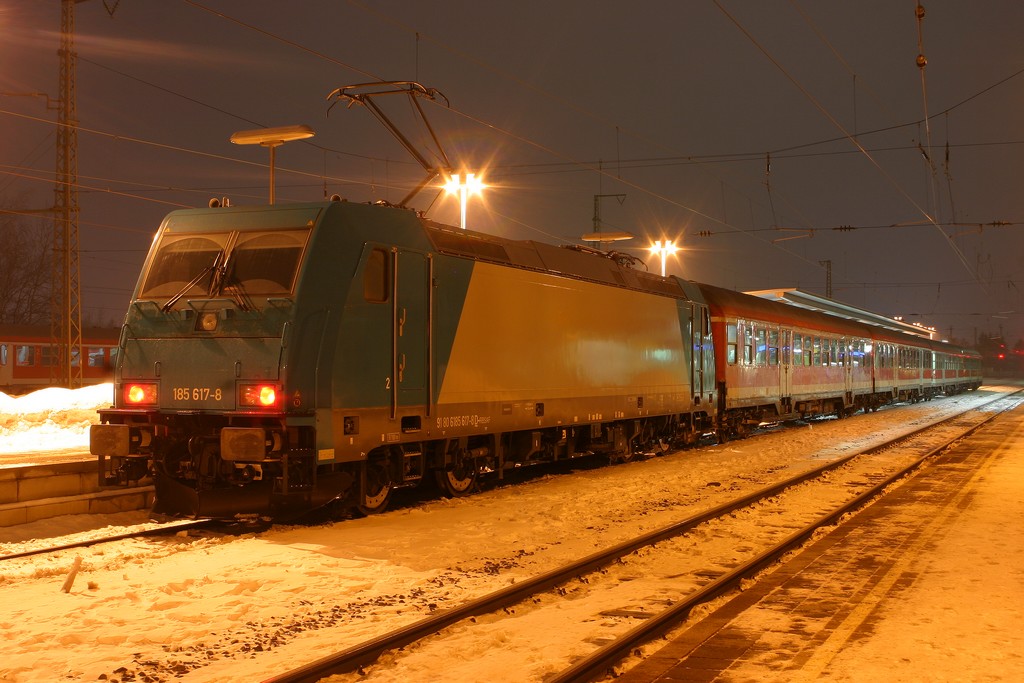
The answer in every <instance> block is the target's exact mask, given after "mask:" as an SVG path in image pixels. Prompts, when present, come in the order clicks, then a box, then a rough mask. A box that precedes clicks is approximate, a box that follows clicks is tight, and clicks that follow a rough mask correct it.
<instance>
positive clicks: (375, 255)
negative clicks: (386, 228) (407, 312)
mask: <svg viewBox="0 0 1024 683" xmlns="http://www.w3.org/2000/svg"><path fill="white" fill-rule="evenodd" d="M388 282H389V278H388V253H387V252H386V251H384V250H383V249H374V250H373V251H371V252H370V255H369V257H367V259H366V268H365V269H364V270H363V298H364V299H366V300H367V301H369V302H370V303H377V304H380V303H384V302H385V301H387V300H388V289H389V287H388Z"/></svg>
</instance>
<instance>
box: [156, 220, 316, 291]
mask: <svg viewBox="0 0 1024 683" xmlns="http://www.w3.org/2000/svg"><path fill="white" fill-rule="evenodd" d="M308 238H309V229H301V230H274V231H258V232H224V233H202V234H180V233H165V234H164V235H163V237H162V238H161V240H160V243H159V244H158V245H157V248H156V254H155V255H154V257H153V260H152V265H151V266H150V268H149V271H148V272H147V273H146V275H145V277H144V280H143V282H144V283H145V284H144V285H143V287H142V292H141V294H140V295H139V296H140V298H142V299H169V301H168V304H172V303H173V301H176V300H177V299H179V298H181V297H214V296H222V295H223V294H224V292H225V291H226V290H227V291H230V293H231V294H232V295H237V294H239V293H244V295H245V296H255V295H265V296H280V295H285V294H290V293H291V292H292V289H293V288H294V286H295V276H296V273H297V272H298V269H299V262H300V260H301V259H302V252H303V250H304V249H305V246H306V241H307V239H308Z"/></svg>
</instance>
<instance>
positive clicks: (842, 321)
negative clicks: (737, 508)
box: [700, 284, 981, 437]
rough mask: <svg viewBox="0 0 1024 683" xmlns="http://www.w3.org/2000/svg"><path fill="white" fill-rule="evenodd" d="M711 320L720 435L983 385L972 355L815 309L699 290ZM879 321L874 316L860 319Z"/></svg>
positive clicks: (709, 288) (722, 291) (718, 290)
mask: <svg viewBox="0 0 1024 683" xmlns="http://www.w3.org/2000/svg"><path fill="white" fill-rule="evenodd" d="M700 289H701V292H702V294H703V295H704V298H705V300H706V301H707V303H708V307H709V310H710V311H711V315H712V329H713V333H714V337H715V339H717V340H721V341H722V342H724V343H719V344H718V345H717V346H716V351H715V363H716V375H717V376H718V378H719V382H720V387H719V402H720V404H719V427H718V428H719V432H720V435H721V436H723V437H724V436H728V435H735V434H742V433H744V432H745V431H747V430H749V429H750V428H751V427H753V426H756V425H757V424H760V423H762V422H765V421H775V420H784V419H791V418H794V417H805V416H808V415H821V414H836V415H838V416H840V417H842V416H845V415H848V414H850V413H852V412H855V411H857V410H860V409H868V410H871V409H875V408H877V407H878V406H880V405H884V404H887V403H891V402H893V401H907V400H910V401H916V400H920V399H925V398H931V397H933V396H936V395H938V394H940V393H957V392H960V391H965V390H969V389H976V388H977V387H978V386H980V384H981V367H980V357H979V356H978V355H977V353H975V352H973V351H970V350H968V349H964V348H961V347H956V346H953V345H950V344H946V343H944V342H938V341H933V340H929V339H925V338H923V337H917V336H913V335H910V334H906V333H902V332H898V331H893V330H891V329H889V328H887V327H885V326H882V325H875V324H870V323H867V322H862V321H859V320H853V319H849V318H846V317H842V316H839V315H835V314H833V313H829V312H825V311H822V310H814V309H810V308H806V307H800V306H795V305H791V304H787V303H779V302H777V301H771V300H768V299H765V298H762V297H759V296H751V295H748V294H744V293H741V292H735V291H731V290H727V289H722V288H720V287H714V286H711V285H704V284H702V285H700ZM867 317H877V316H873V315H871V316H867Z"/></svg>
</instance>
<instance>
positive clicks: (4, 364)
mask: <svg viewBox="0 0 1024 683" xmlns="http://www.w3.org/2000/svg"><path fill="white" fill-rule="evenodd" d="M118 333H119V330H118V329H117V328H116V327H115V328H104V327H86V328H85V329H83V330H82V352H83V353H84V355H85V361H84V363H83V362H81V361H80V359H79V355H78V349H77V348H76V349H73V350H72V358H71V363H72V367H73V368H78V366H79V365H80V364H81V366H82V368H81V369H82V384H84V385H91V384H101V383H103V382H110V381H111V380H112V379H113V377H114V364H115V363H116V362H117V348H118V347H117V341H118ZM50 334H51V331H50V328H49V326H46V325H15V324H2V325H0V391H2V392H4V393H7V394H21V393H26V392H29V391H35V390H37V389H42V388H45V387H48V386H53V385H55V384H56V382H57V379H58V378H57V377H56V373H55V372H54V370H55V361H56V358H55V355H54V354H55V353H56V348H57V347H56V346H55V345H54V344H53V342H52V340H51V338H50Z"/></svg>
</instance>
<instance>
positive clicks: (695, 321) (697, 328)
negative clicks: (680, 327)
mask: <svg viewBox="0 0 1024 683" xmlns="http://www.w3.org/2000/svg"><path fill="white" fill-rule="evenodd" d="M705 310H706V309H704V308H703V307H702V306H698V305H697V304H690V326H689V327H690V399H691V400H692V401H693V403H694V404H698V403H700V401H701V394H702V393H703V391H704V326H703V323H702V320H701V314H702V312H703V311H705ZM706 316H707V314H706V313H704V317H705V318H706Z"/></svg>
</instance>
